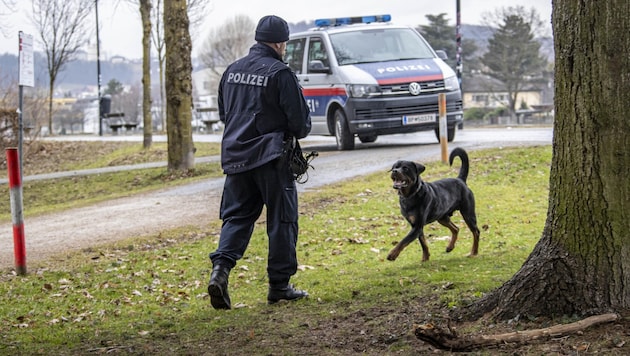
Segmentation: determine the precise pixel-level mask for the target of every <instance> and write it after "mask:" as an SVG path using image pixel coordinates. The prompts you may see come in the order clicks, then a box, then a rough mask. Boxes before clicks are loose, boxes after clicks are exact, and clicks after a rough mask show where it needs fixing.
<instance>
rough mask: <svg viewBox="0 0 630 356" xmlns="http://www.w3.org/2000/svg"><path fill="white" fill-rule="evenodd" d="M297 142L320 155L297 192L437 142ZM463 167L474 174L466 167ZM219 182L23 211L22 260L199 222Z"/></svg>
mask: <svg viewBox="0 0 630 356" xmlns="http://www.w3.org/2000/svg"><path fill="white" fill-rule="evenodd" d="M56 139H61V138H56ZM66 139H67V138H66ZM85 139H92V140H102V139H105V138H99V137H89V138H85ZM106 139H112V140H138V141H139V142H140V141H141V140H142V137H140V136H116V137H110V138H106ZM161 139H162V138H161V137H159V136H157V137H154V141H156V142H158V141H160V140H161ZM219 139H220V137H219V136H218V135H198V136H195V137H194V140H195V141H197V142H199V141H217V140H219ZM551 141H552V129H551V128H518V129H510V128H489V129H488V128H484V129H466V130H462V131H458V132H457V136H456V138H455V141H454V142H452V143H450V144H449V147H450V148H453V147H456V146H459V147H463V148H465V149H467V150H468V151H472V150H477V149H483V148H490V147H507V146H528V145H529V146H531V145H549V144H551ZM302 146H303V149H304V150H305V151H310V150H317V151H318V152H319V153H320V156H319V157H317V158H316V159H315V160H314V161H313V166H314V167H315V169H314V170H310V171H309V179H308V182H307V183H306V184H303V185H298V191H299V192H304V191H306V190H317V189H319V188H321V187H323V186H325V185H327V184H331V183H335V182H339V181H344V180H347V179H350V178H352V177H356V176H360V175H365V174H368V173H373V172H378V171H382V172H383V175H384V179H387V178H386V176H387V173H386V172H387V170H388V169H389V168H390V167H391V165H392V163H393V162H395V161H396V160H398V159H406V160H415V161H418V162H427V161H432V160H433V161H435V160H439V159H440V157H441V153H440V152H441V150H440V146H439V145H438V144H437V141H436V138H435V135H434V134H433V133H432V132H420V133H415V134H406V135H392V136H382V137H379V138H378V140H377V142H374V143H371V144H360V143H358V141H357V145H356V149H355V150H353V151H337V150H336V148H335V141H334V138H333V137H324V136H313V137H308V138H306V139H305V140H303V145H302ZM204 159H208V158H204ZM210 159H216V158H210ZM156 165H157V166H160V165H166V163H159V164H156ZM72 174H76V172H74V173H72ZM471 174H473V175H474V170H473V171H472V172H471ZM26 179H28V177H25V180H26ZM222 186H223V178H214V179H207V180H204V181H200V182H196V183H191V184H187V185H183V186H179V187H175V188H168V189H164V190H159V191H155V192H152V193H147V194H142V195H136V196H132V197H127V198H121V199H115V200H111V201H107V202H103V203H98V204H95V205H91V206H87V207H82V208H76V209H69V210H66V211H61V212H57V213H52V214H47V215H43V216H38V217H29V218H26V219H25V222H24V224H25V227H24V231H25V236H26V255H27V261H36V260H42V259H46V258H50V257H54V256H57V255H59V254H62V253H64V252H66V251H72V250H77V249H83V248H87V247H91V246H96V245H99V244H102V243H109V242H113V241H116V240H119V239H124V238H128V237H133V236H140V235H148V234H153V233H157V232H159V231H162V230H165V229H170V228H175V227H178V226H185V225H196V226H203V225H205V224H206V223H207V222H208V221H212V220H216V219H218V216H219V212H218V209H219V203H220V199H221V188H222ZM25 208H26V209H28V207H25ZM12 233H13V232H12V224H11V223H5V224H0V268H11V267H12V266H13V264H14V259H13V237H12Z"/></svg>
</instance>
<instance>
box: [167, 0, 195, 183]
mask: <svg viewBox="0 0 630 356" xmlns="http://www.w3.org/2000/svg"><path fill="white" fill-rule="evenodd" d="M188 25H189V24H188V13H187V3H186V0H169V1H166V2H165V3H164V43H165V45H166V56H165V59H166V67H165V69H166V71H165V74H166V75H165V78H166V86H165V87H166V118H167V123H166V128H167V129H166V133H167V137H168V169H169V171H186V170H189V169H192V168H194V157H193V154H194V147H193V141H192V107H193V105H192V61H191V53H192V41H191V39H190V33H189V32H188V28H189V26H188Z"/></svg>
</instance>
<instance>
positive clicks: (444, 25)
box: [417, 13, 477, 73]
mask: <svg viewBox="0 0 630 356" xmlns="http://www.w3.org/2000/svg"><path fill="white" fill-rule="evenodd" d="M425 17H426V18H427V20H428V21H429V24H428V25H421V26H420V27H419V28H417V30H418V32H420V34H421V35H422V36H423V37H424V39H425V40H427V42H429V44H430V45H431V47H433V49H435V50H443V51H444V52H446V55H447V56H448V59H447V60H446V61H445V62H446V64H448V65H449V66H450V67H451V68H453V70H455V69H456V66H457V41H456V38H455V26H449V24H448V21H449V19H448V18H446V14H445V13H441V14H439V15H426V16H425ZM476 50H477V45H476V44H475V42H474V41H466V39H465V38H462V63H466V65H464V72H468V73H469V72H470V70H473V69H475V68H476V67H477V66H476V65H475V63H476V61H473V60H472V56H473V53H474V52H475V51H476Z"/></svg>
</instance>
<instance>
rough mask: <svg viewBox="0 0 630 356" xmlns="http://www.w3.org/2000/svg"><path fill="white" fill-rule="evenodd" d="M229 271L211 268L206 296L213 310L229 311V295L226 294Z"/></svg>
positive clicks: (219, 267) (218, 267)
mask: <svg viewBox="0 0 630 356" xmlns="http://www.w3.org/2000/svg"><path fill="white" fill-rule="evenodd" d="M229 275H230V269H229V268H227V267H225V266H221V265H216V266H214V268H212V275H211V276H210V283H209V284H208V294H210V303H211V304H212V307H213V308H214V309H231V308H232V303H231V302H230V295H229V294H228V276H229Z"/></svg>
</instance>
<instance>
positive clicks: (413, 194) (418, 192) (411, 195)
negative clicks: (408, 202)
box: [399, 182, 424, 199]
mask: <svg viewBox="0 0 630 356" xmlns="http://www.w3.org/2000/svg"><path fill="white" fill-rule="evenodd" d="M423 184H424V182H419V183H418V187H417V188H416V190H415V191H414V192H413V193H411V194H409V195H407V196H404V195H402V196H401V198H403V199H409V198H411V197H413V196H415V195H416V194H420V191H421V190H422V185H423ZM399 194H400V191H399Z"/></svg>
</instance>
